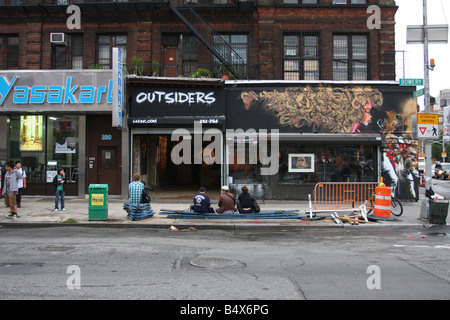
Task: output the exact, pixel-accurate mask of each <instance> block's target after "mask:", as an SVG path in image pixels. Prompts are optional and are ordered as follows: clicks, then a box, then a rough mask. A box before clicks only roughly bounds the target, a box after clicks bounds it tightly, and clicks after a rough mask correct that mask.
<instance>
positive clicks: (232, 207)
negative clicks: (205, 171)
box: [216, 186, 237, 214]
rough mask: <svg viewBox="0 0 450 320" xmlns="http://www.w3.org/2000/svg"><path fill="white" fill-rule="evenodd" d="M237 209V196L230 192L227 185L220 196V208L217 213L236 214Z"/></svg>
mask: <svg viewBox="0 0 450 320" xmlns="http://www.w3.org/2000/svg"><path fill="white" fill-rule="evenodd" d="M236 211H237V209H236V197H235V195H234V194H232V193H231V192H230V189H228V187H227V186H223V187H222V194H221V195H220V197H219V208H217V209H216V212H217V213H223V214H234V213H235V212H236Z"/></svg>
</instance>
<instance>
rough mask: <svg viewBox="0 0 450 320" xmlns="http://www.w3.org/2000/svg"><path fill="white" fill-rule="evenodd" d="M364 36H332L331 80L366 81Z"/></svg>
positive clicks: (366, 65) (365, 42) (366, 60)
mask: <svg viewBox="0 0 450 320" xmlns="http://www.w3.org/2000/svg"><path fill="white" fill-rule="evenodd" d="M367 75H368V41H367V36H366V35H334V36H333V80H367V78H368V76H367Z"/></svg>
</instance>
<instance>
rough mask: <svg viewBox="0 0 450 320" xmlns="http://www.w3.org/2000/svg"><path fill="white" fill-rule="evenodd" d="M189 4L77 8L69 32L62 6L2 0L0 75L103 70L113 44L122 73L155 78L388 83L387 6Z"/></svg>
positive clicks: (261, 1)
mask: <svg viewBox="0 0 450 320" xmlns="http://www.w3.org/2000/svg"><path fill="white" fill-rule="evenodd" d="M55 2H56V3H55ZM189 2H190V5H187V4H181V3H180V1H178V4H176V3H173V4H174V5H173V6H172V4H170V2H166V1H138V2H132V1H130V2H128V1H127V2H105V1H102V0H98V1H90V0H89V1H75V4H76V5H78V6H79V8H80V9H81V15H80V17H81V24H80V26H81V29H68V27H67V25H66V22H67V19H68V18H69V17H71V14H70V13H69V14H67V13H66V8H67V7H68V2H67V1H66V0H62V1H56V0H55V1H53V2H52V1H49V0H40V1H37V0H25V1H21V2H20V5H15V4H16V2H15V1H14V0H2V1H1V2H0V19H1V20H0V21H1V22H0V25H1V28H0V37H1V38H0V41H1V42H0V53H1V57H0V69H25V70H27V69H58V68H59V69H81V68H88V67H89V66H92V65H96V64H101V65H103V66H104V67H108V66H109V65H110V60H111V59H110V57H111V55H110V54H108V52H105V50H108V47H111V46H114V45H119V46H121V47H123V48H126V54H127V64H128V66H130V65H131V63H132V62H131V59H132V57H133V56H137V57H140V58H142V59H143V61H144V64H145V69H144V72H143V73H144V74H149V75H151V74H153V73H154V72H155V71H156V72H158V70H157V69H158V68H156V65H155V62H157V65H158V66H159V72H158V75H160V76H179V75H185V76H187V75H189V74H191V73H192V72H194V71H196V70H197V68H205V69H208V70H210V71H212V72H215V75H216V76H217V75H218V71H219V66H220V64H225V65H226V64H228V66H229V67H233V66H234V67H237V69H238V70H237V74H236V76H237V77H238V78H242V79H283V80H395V41H394V16H395V12H396V10H397V8H396V6H395V2H394V1H393V0H317V1H314V0H313V1H310V0H308V1H305V0H303V1H302V0H296V1H291V0H284V1H283V0H270V1H269V0H256V1H233V0H227V1H217V0H192V1H189ZM347 3H348V4H347ZM370 5H377V6H378V7H379V8H380V15H381V19H380V20H381V21H380V22H381V28H380V29H369V28H368V27H367V20H368V19H369V17H371V16H372V14H373V13H371V12H372V11H369V13H367V8H368V7H369V6H370ZM177 8H178V9H177ZM190 8H193V10H190ZM175 11H177V12H178V13H180V14H181V15H182V16H184V17H185V18H186V20H187V22H188V23H189V24H190V25H191V27H188V26H187V25H186V24H185V23H183V21H182V19H181V18H180V17H179V16H178V15H177V12H175ZM198 17H201V20H199V18H198ZM193 29H195V31H193ZM209 29H212V31H208V30H209ZM51 33H64V34H65V35H66V39H67V40H66V41H67V42H66V43H67V45H65V46H60V45H55V44H52V43H51V42H50V34H51ZM214 35H215V36H214ZM217 35H220V36H221V37H223V38H224V40H225V41H226V42H228V43H229V44H230V45H231V48H232V49H234V51H233V50H232V49H230V48H229V47H228V45H225V44H223V43H222V40H219V42H218V41H216V39H219V38H218V37H217ZM199 36H200V37H203V40H204V41H202V39H200V38H199ZM205 42H207V43H208V44H209V45H210V46H211V47H213V48H215V49H217V50H218V51H219V54H223V55H224V56H225V57H224V58H225V60H226V59H228V58H230V59H228V60H226V61H227V62H228V63H224V62H223V61H219V59H217V58H215V57H214V54H213V53H212V52H211V51H210V50H208V45H205ZM230 50H231V51H230ZM307 51H308V52H307ZM230 52H231V53H230ZM227 55H228V57H227ZM152 62H153V69H154V70H152Z"/></svg>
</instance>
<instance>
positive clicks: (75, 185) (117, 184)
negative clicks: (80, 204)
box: [0, 0, 410, 199]
mask: <svg viewBox="0 0 450 320" xmlns="http://www.w3.org/2000/svg"><path fill="white" fill-rule="evenodd" d="M71 4H75V5H76V6H77V8H79V9H80V15H79V17H78V16H77V14H76V11H70V10H69V11H67V9H68V8H69V6H70V5H71ZM372 5H374V6H375V7H370V6H372ZM378 9H379V10H378ZM396 10H397V6H396V4H395V1H394V0H249V1H238V0H189V1H186V0H166V1H120V2H115V1H113V2H110V1H106V0H74V1H73V3H72V2H69V1H68V0H22V1H21V2H20V3H19V2H18V0H0V89H2V92H0V93H5V96H6V95H8V100H5V101H4V97H1V96H0V162H1V161H3V160H13V161H15V160H22V162H23V167H25V169H26V170H27V172H28V176H29V180H28V181H29V183H27V185H28V188H27V192H28V193H29V194H48V195H51V194H52V192H53V187H52V185H51V183H49V179H50V178H49V177H51V175H52V173H54V172H56V167H64V168H66V169H67V172H68V173H69V175H70V181H71V185H70V188H69V190H68V193H69V195H78V196H80V197H84V195H85V194H86V193H87V191H88V186H89V185H90V184H98V183H104V184H108V185H109V186H110V189H109V194H114V195H122V197H126V196H127V193H128V190H127V185H128V182H129V181H130V178H131V174H132V173H134V172H140V173H141V176H142V177H143V179H144V180H145V181H146V182H147V183H148V184H149V185H152V186H154V187H155V188H156V189H158V188H164V187H178V186H179V185H180V183H185V185H186V186H190V187H192V186H194V188H197V187H198V184H199V183H201V184H203V185H207V186H209V187H212V188H218V187H219V185H221V184H229V185H230V187H232V188H233V187H235V188H237V187H238V186H239V185H240V183H245V184H247V185H248V186H249V188H253V189H252V190H254V191H255V194H257V192H256V190H259V191H260V194H259V195H260V196H264V197H266V198H281V199H282V198H284V199H290V198H292V199H298V198H299V197H300V198H303V199H304V198H305V196H306V195H307V194H308V193H310V192H311V189H312V187H313V186H314V182H315V181H329V180H330V179H335V178H333V177H336V174H334V175H333V174H332V173H330V172H329V171H330V170H335V169H336V166H337V165H336V163H337V162H339V161H341V160H340V159H344V158H345V157H350V158H351V159H350V158H349V160H351V161H353V162H355V161H356V162H358V161H365V163H366V167H367V168H366V171H364V172H363V174H362V176H361V172H357V171H356V169H355V170H354V178H356V179H360V180H361V179H362V180H363V181H377V179H378V177H379V174H378V173H379V172H380V170H381V163H382V161H383V157H382V152H381V150H382V149H381V148H382V143H383V141H384V140H383V139H381V136H383V135H385V129H386V128H391V127H390V126H388V124H390V122H389V121H391V120H392V121H393V123H399V121H398V119H396V118H395V117H394V115H398V116H399V117H401V119H403V114H404V113H405V110H404V109H403V106H404V105H405V102H404V101H406V102H408V103H409V102H410V101H409V100H408V98H407V97H408V95H409V93H410V92H409V91H408V90H409V89H408V90H398V88H396V83H395V82H394V80H395V40H394V39H395V34H394V25H395V22H394V16H395V13H396ZM378 13H379V16H378V15H377V14H378ZM74 18H75V20H74ZM77 18H79V19H80V20H79V21H77V20H76V19H77ZM373 19H375V20H373ZM378 20H379V22H380V25H381V28H377V27H375V28H373V27H372V24H371V23H373V22H374V21H375V22H377V21H378ZM73 21H75V22H78V23H79V28H77V27H78V26H76V25H75V28H73V27H74V25H72V24H71V23H72V22H73ZM68 22H69V23H68ZM113 47H119V48H120V49H121V51H122V53H123V54H124V62H125V64H126V65H125V67H126V69H127V71H128V73H129V74H133V73H136V74H137V75H140V76H142V77H134V76H129V77H127V78H126V83H127V99H126V100H127V103H126V104H125V105H124V108H125V110H126V112H125V114H126V118H125V119H124V123H126V124H127V125H125V126H124V127H123V128H122V130H116V129H115V128H113V127H112V126H111V119H112V116H111V109H110V108H109V107H106V108H105V105H103V104H100V103H98V102H97V101H94V92H95V97H99V98H98V99H97V100H98V101H100V100H101V99H100V97H101V98H102V99H103V100H101V101H102V102H105V103H107V104H109V105H108V106H111V105H112V103H111V101H110V98H111V97H110V93H111V90H110V88H111V81H109V80H105V79H104V78H103V77H102V76H101V74H102V73H106V72H108V71H106V70H91V69H100V68H102V69H110V68H111V67H112V64H113V63H112V60H113V59H112V48H113ZM139 59H141V61H139ZM71 69H73V70H71ZM225 72H228V77H230V79H239V80H248V81H242V82H240V83H235V82H232V81H228V82H227V81H223V80H222V77H224V74H223V73H225ZM33 73H35V74H34V75H33ZM155 76H157V77H155ZM202 76H206V77H208V78H215V79H192V78H191V77H202ZM270 81H272V82H270ZM380 81H381V82H384V83H382V84H381V86H380V88H381V89H378V87H377V86H378V85H379V84H380V83H378V82H380ZM263 87H264V88H265V89H264V90H268V91H267V92H269V93H270V94H272V95H274V97H273V99H274V101H275V100H277V97H275V96H276V95H277V94H279V92H278V91H279V90H280V91H282V90H285V89H286V91H285V92H284V93H285V94H287V95H288V96H289V97H290V98H289V99H292V100H291V102H292V103H294V104H296V108H297V110H296V111H295V112H297V114H291V115H290V116H289V117H290V120H289V121H291V120H292V121H291V123H292V124H294V122H296V121H297V120H298V119H299V117H300V114H301V113H302V110H303V107H302V103H303V102H304V101H300V100H302V99H300V98H299V97H301V96H302V94H303V93H302V90H304V89H305V90H309V91H308V95H311V94H312V96H315V97H319V96H320V97H325V98H324V99H325V100H323V99H322V98H319V99H322V100H321V102H320V103H322V104H323V105H328V106H327V107H330V108H331V109H333V108H338V109H339V108H340V104H339V103H343V104H345V103H346V102H345V101H347V100H346V99H349V97H350V96H353V94H354V92H356V91H358V90H361V88H362V87H364V90H366V91H367V90H368V91H370V92H372V91H373V92H377V94H376V96H380V95H381V96H383V97H384V99H385V101H386V104H392V106H391V105H389V106H388V107H389V108H390V109H389V108H388V109H386V106H383V105H379V106H377V108H375V107H374V108H373V110H372V111H373V113H374V114H373V119H378V120H377V122H376V123H375V121H373V123H371V124H370V125H371V126H372V125H375V124H376V125H379V127H377V128H376V130H374V129H373V128H372V129H366V130H367V132H365V133H364V130H362V131H361V132H360V131H358V132H356V131H354V132H351V131H352V128H351V126H352V125H354V123H353V122H355V123H357V122H358V121H360V119H359V118H358V117H359V116H360V113H361V114H362V109H361V108H360V107H363V106H364V105H365V104H366V102H364V104H363V105H361V106H360V105H358V106H356V107H355V106H354V107H355V109H358V115H357V117H356V118H355V119H352V121H351V122H352V123H350V126H347V127H346V128H345V130H338V129H336V127H331V129H330V128H329V127H327V128H321V126H322V124H323V122H322V120H321V119H320V117H324V118H323V119H325V118H326V119H327V121H329V120H330V119H331V118H333V116H334V115H330V114H320V115H316V116H315V118H314V119H313V121H312V122H311V124H310V125H308V126H306V127H305V126H304V127H298V126H294V127H292V128H291V129H290V130H291V131H290V132H288V133H287V134H286V135H285V136H283V137H282V139H281V141H280V148H281V149H280V150H281V151H280V153H279V155H280V161H281V162H283V161H284V162H286V161H288V160H289V161H290V160H291V156H292V155H293V154H306V155H308V156H309V159H312V160H313V161H316V162H319V160H320V161H325V160H326V161H327V162H326V163H327V165H324V163H322V162H320V164H319V163H318V166H317V167H316V168H319V169H318V170H320V172H319V171H317V170H316V171H317V172H310V173H309V175H311V176H314V179H309V178H308V179H306V178H305V179H303V178H302V179H300V178H299V177H300V176H302V177H306V175H305V174H304V173H298V172H294V173H289V174H287V175H284V176H283V177H281V176H280V175H279V174H277V175H274V176H271V177H270V178H267V177H265V178H264V177H261V175H260V174H259V171H258V170H260V168H259V167H257V166H253V165H252V164H250V163H246V164H245V165H244V166H232V165H231V164H230V163H228V161H229V159H228V158H227V156H226V155H224V156H223V159H222V160H223V161H222V164H220V165H218V164H215V165H214V166H207V165H205V164H198V163H194V164H192V165H178V166H174V163H172V162H171V161H170V155H171V150H172V149H173V148H174V146H175V142H173V141H171V134H172V133H173V132H174V130H175V129H177V128H179V127H181V128H191V127H192V125H193V122H194V121H197V120H198V119H201V121H203V122H202V123H203V124H204V125H203V127H204V128H205V129H207V128H216V129H219V130H220V131H221V132H222V134H223V135H224V136H225V130H226V129H227V128H228V126H229V124H230V123H231V122H232V121H233V120H236V119H237V118H238V117H239V116H236V114H237V113H235V112H231V111H230V110H232V109H233V108H236V106H239V105H240V104H242V100H243V99H244V98H243V97H244V95H245V94H250V98H251V99H256V100H258V99H259V101H260V105H258V104H255V107H254V108H253V109H251V110H255V108H256V109H257V108H259V107H263V108H267V103H269V102H268V100H267V97H266V98H263V96H264V95H265V94H267V92H263V91H264V90H262V89H261V88H263ZM54 88H60V91H61V92H63V93H60V95H59V98H61V97H62V96H63V97H64V99H63V100H68V101H61V103H59V104H55V103H47V102H49V100H51V99H52V100H53V99H54V98H55V96H56V99H57V98H58V94H57V93H55V91H54V90H55V89H54ZM4 89H11V90H9V91H8V92H6V91H5V90H4ZM88 89H89V90H91V92H92V93H91V92H90V91H88ZM323 90H325V91H327V90H328V91H327V92H326V94H328V93H329V91H333V92H334V91H335V92H336V97H339V98H333V99H329V98H328V96H324V95H319V92H322V91H323ZM160 91H164V92H165V93H167V94H168V96H170V97H169V101H171V100H170V99H172V98H173V97H175V96H184V97H185V96H189V97H190V94H193V95H197V96H198V95H200V96H201V97H205V96H208V95H210V94H213V95H214V96H215V97H216V98H215V101H216V102H217V106H215V107H214V108H213V107H212V106H211V105H207V106H206V107H207V109H208V110H209V111H211V112H212V111H214V112H212V113H211V112H210V113H208V114H207V112H204V110H206V109H205V104H204V103H200V104H199V105H198V106H197V107H196V108H197V113H195V112H191V114H186V108H185V106H183V105H179V106H176V107H175V108H172V109H169V108H170V107H173V104H172V102H171V103H167V104H161V105H158V106H157V107H154V108H152V107H148V108H143V107H142V108H141V107H140V103H137V101H136V100H142V99H136V96H137V95H138V96H139V97H142V96H147V97H150V98H148V99H147V100H148V102H149V103H150V102H151V101H150V100H151V97H152V95H153V96H154V95H155V92H158V94H160ZM72 92H74V93H75V98H72V97H71V93H72ZM50 96H51V99H50ZM159 97H161V95H159ZM344 97H345V98H344ZM393 97H394V98H393ZM16 98H17V99H16ZM41 98H42V102H44V98H45V99H47V100H46V101H45V103H42V102H40V103H32V101H40V99H41ZM81 98H83V99H84V100H89V99H92V102H95V103H92V104H84V105H83V104H82V101H81ZM400 98H401V99H400ZM21 99H22V100H21ZM133 99H134V100H133ZM339 99H340V100H342V101H339V102H337V100H339ZM392 99H394V100H392ZM399 99H400V100H401V101H400V100H399ZM24 100H27V102H28V103H21V102H20V101H24ZM104 100H105V101H104ZM143 100H145V99H143ZM200 100H201V99H200ZM256 100H255V101H256ZM269 100H270V99H269ZM236 101H238V102H239V103H236ZM263 101H265V102H264V103H262V102H263ZM66 102H67V103H66ZM374 102H375V101H372V102H371V103H372V104H373V105H375V103H374ZM305 103H308V102H305ZM361 103H362V102H361ZM367 103H368V105H370V108H372V105H371V104H370V103H369V102H367ZM322 104H321V107H323V105H322ZM249 106H250V104H248V105H247V104H246V105H245V106H244V105H243V107H245V108H247V107H249ZM392 107H393V108H394V109H392ZM158 108H159V110H163V112H166V111H167V113H166V114H161V113H157V114H156V113H152V112H153V111H154V110H156V109H158ZM189 108H190V109H192V105H191V104H190V103H189ZM250 108H252V107H250ZM282 109H283V106H281V105H280V106H279V107H278V108H277V112H280V111H279V110H282ZM360 109H361V110H360ZM378 109H380V110H378ZM169 110H172V111H173V112H172V113H170V112H169ZM174 110H175V111H174ZM333 110H334V109H333ZM137 111H139V112H137ZM191 111H192V110H191ZM322 111H323V110H322ZM322 111H321V112H322ZM378 111H380V112H381V113H380V114H381V115H380V114H378V115H376V114H375V112H378ZM388 111H389V112H388ZM323 112H324V111H323ZM325 113H326V112H325ZM341 113H342V112H341ZM387 114H389V116H390V117H393V118H392V119H390V118H389V117H387ZM260 116H261V113H258V112H256V113H255V114H254V116H253V117H252V120H256V121H258V122H261V123H263V122H264V121H262V120H263V118H262V117H261V118H259V117H260ZM272 116H274V114H272V115H271V118H272ZM302 116H304V115H302ZM297 118H298V119H297ZM336 119H338V117H337V116H336ZM336 119H334V120H336ZM405 119H406V118H405ZM272 120H273V119H272ZM309 120H311V119H309ZM394 120H395V121H394ZM133 121H136V122H133ZM336 121H338V122H339V121H340V120H336ZM361 121H362V120H361ZM249 123H250V122H246V123H245V124H246V125H249ZM268 123H271V124H269V126H268V127H267V128H268V129H270V128H274V127H271V126H272V125H273V124H274V122H270V121H269V122H268ZM296 123H297V122H296ZM401 123H403V120H402V121H401ZM19 127H20V129H19ZM244 127H245V126H241V128H244ZM253 127H254V126H253ZM403 127H404V128H407V126H406V125H405V126H403ZM403 127H402V128H403ZM254 128H256V127H254ZM283 128H285V125H283ZM361 128H362V127H361ZM355 130H356V129H355ZM390 130H391V131H390V132H393V130H394V129H392V128H391V129H390ZM408 130H409V129H408ZM406 131H407V130H403V129H402V130H401V132H400V134H403V133H405V132H406ZM355 132H356V135H355V134H354V133H355ZM34 133H38V134H39V137H38V138H36V136H35V135H34ZM336 133H339V134H336ZM25 141H28V142H29V144H30V145H31V146H32V147H33V148H35V149H34V150H30V149H28V150H27V149H25V147H26V146H25V145H24V143H25ZM36 145H37V148H36ZM203 147H208V146H207V145H204V146H203ZM223 147H225V146H223ZM224 150H228V149H224ZM192 156H194V154H192ZM249 175H253V176H252V177H251V178H250V177H249ZM317 179H319V180H317ZM333 181H334V180H333ZM196 190H198V189H196Z"/></svg>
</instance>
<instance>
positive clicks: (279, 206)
mask: <svg viewBox="0 0 450 320" xmlns="http://www.w3.org/2000/svg"><path fill="white" fill-rule="evenodd" d="M3 201H4V200H3V199H1V200H0V203H1V205H0V227H50V226H69V225H70V226H97V227H126V228H131V227H141V228H142V227H148V228H149V227H151V228H155V227H156V228H170V227H171V226H174V227H176V228H177V229H178V230H186V229H187V230H188V229H189V228H191V230H192V228H195V229H201V228H202V229H206V228H208V229H216V228H219V229H231V230H232V229H235V228H264V227H268V228H269V227H270V228H275V229H277V228H278V229H279V230H285V229H289V230H292V229H293V228H294V229H301V228H315V227H320V228H321V227H334V228H355V229H357V228H367V227H371V228H373V227H409V226H421V227H422V226H423V225H425V226H426V225H429V223H428V220H421V219H419V218H420V203H421V201H419V202H402V204H403V208H404V211H403V215H402V216H400V217H394V216H391V218H395V219H394V220H392V221H377V222H376V223H371V224H365V223H360V224H359V225H351V224H349V223H347V222H344V224H343V225H340V224H337V223H336V222H335V221H334V220H333V219H332V218H331V213H330V212H323V213H317V214H316V215H317V216H323V217H325V219H321V220H300V219H169V218H167V217H166V216H164V215H160V214H159V213H160V210H161V209H174V210H186V209H188V207H189V206H190V204H191V203H192V202H191V201H189V200H155V201H152V203H151V208H152V210H153V211H154V212H155V215H154V216H153V217H152V218H148V219H144V220H140V221H131V220H129V219H128V218H127V212H126V211H125V210H123V200H121V199H114V198H112V199H111V198H110V199H109V200H108V202H109V203H108V220H107V221H89V203H88V200H87V199H79V198H76V197H66V211H57V212H55V211H54V198H53V197H31V196H28V197H27V196H24V197H23V198H22V207H21V208H19V209H18V214H19V218H18V219H11V218H7V217H6V215H7V214H8V213H9V208H7V207H6V206H5V205H4V202H3ZM212 205H213V207H216V206H217V202H216V201H213V204H212ZM260 205H261V210H289V209H297V210H299V214H308V215H309V212H307V211H308V210H309V202H308V201H274V200H266V201H260ZM343 214H344V213H339V215H340V216H343ZM349 214H350V213H349Z"/></svg>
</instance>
